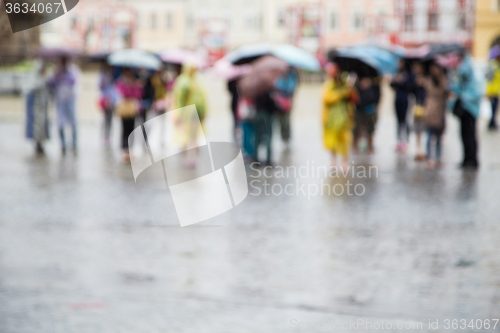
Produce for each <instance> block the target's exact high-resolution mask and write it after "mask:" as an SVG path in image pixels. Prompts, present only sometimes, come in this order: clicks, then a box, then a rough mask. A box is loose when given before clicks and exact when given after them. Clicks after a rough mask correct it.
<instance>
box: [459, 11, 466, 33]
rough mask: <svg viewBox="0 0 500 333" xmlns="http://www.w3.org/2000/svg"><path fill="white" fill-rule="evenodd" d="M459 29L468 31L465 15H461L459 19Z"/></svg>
mask: <svg viewBox="0 0 500 333" xmlns="http://www.w3.org/2000/svg"><path fill="white" fill-rule="evenodd" d="M457 28H458V29H460V30H466V29H467V15H466V14H465V13H459V14H458V17H457Z"/></svg>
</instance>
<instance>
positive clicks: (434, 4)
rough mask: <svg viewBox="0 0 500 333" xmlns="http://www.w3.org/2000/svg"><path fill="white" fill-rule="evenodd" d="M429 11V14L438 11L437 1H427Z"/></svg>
mask: <svg viewBox="0 0 500 333" xmlns="http://www.w3.org/2000/svg"><path fill="white" fill-rule="evenodd" d="M429 11H430V12H437V11H439V1H438V0H429Z"/></svg>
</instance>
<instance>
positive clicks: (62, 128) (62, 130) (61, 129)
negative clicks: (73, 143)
mask: <svg viewBox="0 0 500 333" xmlns="http://www.w3.org/2000/svg"><path fill="white" fill-rule="evenodd" d="M59 138H60V139H61V149H62V152H63V154H66V139H65V138H64V126H62V125H61V126H60V127H59Z"/></svg>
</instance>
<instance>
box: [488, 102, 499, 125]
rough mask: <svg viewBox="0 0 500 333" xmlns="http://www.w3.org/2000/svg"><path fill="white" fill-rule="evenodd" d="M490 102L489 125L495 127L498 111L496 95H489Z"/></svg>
mask: <svg viewBox="0 0 500 333" xmlns="http://www.w3.org/2000/svg"><path fill="white" fill-rule="evenodd" d="M490 102H491V120H490V124H489V127H490V128H495V127H497V121H496V115H497V112H498V97H490Z"/></svg>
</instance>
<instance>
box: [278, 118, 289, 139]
mask: <svg viewBox="0 0 500 333" xmlns="http://www.w3.org/2000/svg"><path fill="white" fill-rule="evenodd" d="M278 120H279V123H280V130H281V139H282V140H283V141H284V142H288V141H290V137H291V126H290V112H278Z"/></svg>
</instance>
